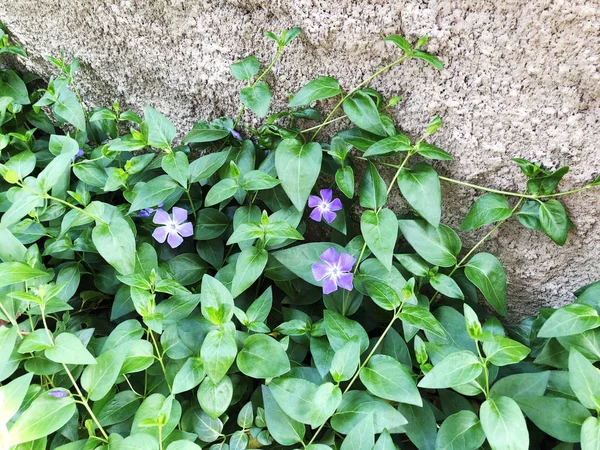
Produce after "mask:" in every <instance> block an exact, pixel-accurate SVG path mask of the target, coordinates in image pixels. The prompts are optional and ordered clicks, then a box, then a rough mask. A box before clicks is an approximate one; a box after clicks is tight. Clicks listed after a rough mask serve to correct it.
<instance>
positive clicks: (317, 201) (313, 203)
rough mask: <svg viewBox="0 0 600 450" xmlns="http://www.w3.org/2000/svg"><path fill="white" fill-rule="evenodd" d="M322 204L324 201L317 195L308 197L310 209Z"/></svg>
mask: <svg viewBox="0 0 600 450" xmlns="http://www.w3.org/2000/svg"><path fill="white" fill-rule="evenodd" d="M321 203H323V200H322V199H321V198H320V197H317V196H316V195H311V196H310V197H308V207H309V208H314V207H316V206H319V205H320V204H321Z"/></svg>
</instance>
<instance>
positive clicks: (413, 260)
mask: <svg viewBox="0 0 600 450" xmlns="http://www.w3.org/2000/svg"><path fill="white" fill-rule="evenodd" d="M394 257H395V258H396V259H397V260H398V262H399V263H400V264H402V267H404V268H405V269H406V270H408V271H409V272H410V273H412V274H413V275H415V276H417V277H425V276H427V274H428V273H429V265H428V264H427V262H426V261H425V260H424V259H423V258H421V257H420V256H419V255H413V254H397V255H394Z"/></svg>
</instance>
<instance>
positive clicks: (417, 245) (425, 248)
mask: <svg viewBox="0 0 600 450" xmlns="http://www.w3.org/2000/svg"><path fill="white" fill-rule="evenodd" d="M398 224H399V226H400V231H401V232H402V234H403V235H404V237H405V238H406V240H407V241H408V243H409V244H410V245H411V246H412V247H413V248H414V249H415V251H416V252H417V253H418V254H419V256H421V257H422V258H423V259H424V260H425V261H427V262H429V263H431V264H433V265H435V266H442V267H451V266H454V265H455V264H456V256H457V255H458V253H459V252H460V248H461V242H460V239H459V238H458V236H457V234H456V233H455V232H454V231H453V230H452V229H451V228H449V227H447V226H446V225H443V224H440V226H439V227H437V228H435V227H433V226H432V225H430V224H428V223H427V222H425V221H424V220H399V221H398Z"/></svg>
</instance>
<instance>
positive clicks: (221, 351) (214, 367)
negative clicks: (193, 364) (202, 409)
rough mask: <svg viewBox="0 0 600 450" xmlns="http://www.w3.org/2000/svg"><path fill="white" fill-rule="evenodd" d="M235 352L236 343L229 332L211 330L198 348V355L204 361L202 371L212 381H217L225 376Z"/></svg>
mask: <svg viewBox="0 0 600 450" xmlns="http://www.w3.org/2000/svg"><path fill="white" fill-rule="evenodd" d="M236 354H237V344H236V342H235V338H234V337H233V335H232V334H231V333H229V332H227V331H221V330H212V331H211V332H210V333H208V334H207V335H206V338H205V339H204V342H203V343H202V348H201V349H200V357H201V358H202V362H203V363H204V371H205V372H206V375H208V377H209V378H210V379H211V380H212V381H213V383H218V382H219V381H221V379H222V378H223V377H224V376H225V374H226V373H227V371H228V370H229V368H230V367H231V365H232V364H233V361H234V360H235V356H236Z"/></svg>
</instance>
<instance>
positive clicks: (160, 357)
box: [147, 328, 173, 393]
mask: <svg viewBox="0 0 600 450" xmlns="http://www.w3.org/2000/svg"><path fill="white" fill-rule="evenodd" d="M147 331H148V334H149V335H150V338H151V339H152V344H153V345H154V350H156V359H158V362H159V364H160V367H161V368H162V371H163V374H164V376H165V381H166V382H167V386H168V388H169V392H171V393H173V388H171V383H169V379H168V377H167V369H166V368H165V363H164V362H163V357H162V355H161V354H160V349H159V348H158V344H157V342H156V339H155V337H154V332H153V331H152V330H151V329H150V328H148V330H147Z"/></svg>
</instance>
